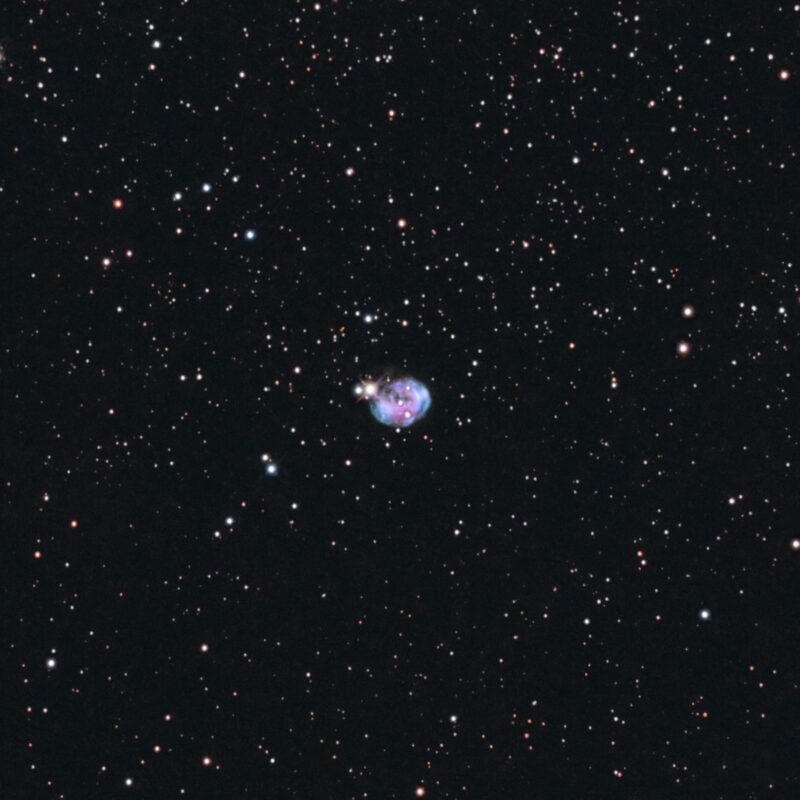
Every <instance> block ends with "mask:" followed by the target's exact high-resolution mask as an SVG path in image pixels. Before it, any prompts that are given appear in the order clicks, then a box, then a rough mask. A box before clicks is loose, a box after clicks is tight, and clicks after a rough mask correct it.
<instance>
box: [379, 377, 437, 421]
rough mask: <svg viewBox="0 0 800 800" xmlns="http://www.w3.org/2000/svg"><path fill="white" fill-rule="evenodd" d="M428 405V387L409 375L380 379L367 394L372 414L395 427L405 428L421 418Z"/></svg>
mask: <svg viewBox="0 0 800 800" xmlns="http://www.w3.org/2000/svg"><path fill="white" fill-rule="evenodd" d="M430 405H431V395H430V392H429V391H428V388H427V387H426V386H425V384H424V383H420V382H419V381H417V380H414V378H409V377H405V378H393V379H386V380H383V381H380V383H378V385H377V386H376V387H375V389H374V391H373V392H372V393H370V395H369V407H370V411H372V416H373V417H375V419H376V420H378V422H381V423H383V424H384V425H391V426H392V427H396V428H407V427H408V426H409V425H413V424H414V423H415V422H417V421H418V420H420V419H422V417H424V416H425V414H426V412H427V411H428V409H429V408H430Z"/></svg>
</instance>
